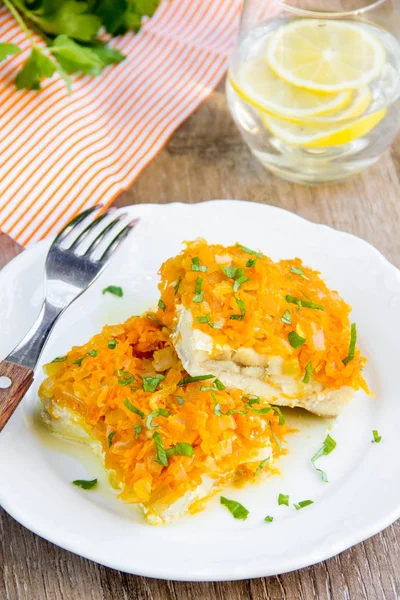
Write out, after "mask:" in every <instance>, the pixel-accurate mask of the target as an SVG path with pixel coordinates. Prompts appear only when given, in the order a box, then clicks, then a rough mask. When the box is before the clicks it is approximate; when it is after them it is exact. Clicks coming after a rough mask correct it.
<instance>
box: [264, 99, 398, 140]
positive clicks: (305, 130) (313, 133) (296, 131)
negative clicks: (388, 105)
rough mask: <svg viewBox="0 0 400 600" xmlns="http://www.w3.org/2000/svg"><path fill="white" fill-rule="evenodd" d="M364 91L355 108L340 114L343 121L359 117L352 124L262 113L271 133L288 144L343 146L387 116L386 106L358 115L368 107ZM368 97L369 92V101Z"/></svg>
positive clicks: (339, 116)
mask: <svg viewBox="0 0 400 600" xmlns="http://www.w3.org/2000/svg"><path fill="white" fill-rule="evenodd" d="M365 93H366V92H365V91H362V90H360V92H358V94H357V98H356V99H355V100H354V102H353V103H352V108H351V109H350V108H349V109H347V110H344V111H342V112H340V113H339V114H338V115H337V117H338V119H340V120H344V119H346V118H347V119H349V118H355V119H356V120H353V121H351V123H350V124H349V123H348V122H346V123H344V124H342V125H341V124H340V121H339V122H334V121H328V120H327V121H326V122H325V123H324V124H323V123H318V124H315V123H313V124H311V123H292V122H290V121H285V120H283V119H280V118H277V117H273V116H271V115H268V114H266V113H260V116H261V119H262V120H263V122H264V124H265V125H266V127H267V128H268V129H269V130H270V131H271V133H272V134H273V135H274V136H275V137H277V138H279V139H280V140H281V141H283V142H285V143H286V144H288V145H291V146H302V147H304V148H322V147H325V148H329V147H332V146H341V145H344V144H349V143H350V142H352V141H354V140H356V139H357V138H360V137H362V136H364V135H366V134H367V133H368V132H369V131H371V129H373V128H374V127H376V125H378V123H379V122H380V121H381V120H382V119H383V117H384V116H385V115H386V112H387V111H386V109H385V108H384V109H381V110H378V111H376V112H374V113H371V114H369V115H366V116H365V117H363V116H360V118H357V117H358V116H359V115H360V114H362V113H363V112H364V110H365V108H364V106H365V101H366V96H364V95H365ZM369 100H370V94H369V99H368V102H369Z"/></svg>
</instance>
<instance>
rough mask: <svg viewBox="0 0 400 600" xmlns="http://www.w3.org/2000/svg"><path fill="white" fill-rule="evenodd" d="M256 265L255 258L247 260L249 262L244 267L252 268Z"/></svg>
mask: <svg viewBox="0 0 400 600" xmlns="http://www.w3.org/2000/svg"><path fill="white" fill-rule="evenodd" d="M256 263H257V260H256V259H255V258H249V260H248V261H247V263H246V267H254V266H255V265H256Z"/></svg>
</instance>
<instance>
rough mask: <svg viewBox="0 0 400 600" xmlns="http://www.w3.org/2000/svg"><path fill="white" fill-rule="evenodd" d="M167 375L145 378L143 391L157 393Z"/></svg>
mask: <svg viewBox="0 0 400 600" xmlns="http://www.w3.org/2000/svg"><path fill="white" fill-rule="evenodd" d="M163 379H165V375H160V374H159V375H156V376H155V377H143V389H144V391H145V392H155V391H156V389H157V388H158V386H159V384H160V383H161V381H162V380H163Z"/></svg>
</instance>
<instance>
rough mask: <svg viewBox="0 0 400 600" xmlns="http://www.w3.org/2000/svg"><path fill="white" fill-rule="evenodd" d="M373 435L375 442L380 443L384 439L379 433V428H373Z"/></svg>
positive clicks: (373, 441)
mask: <svg viewBox="0 0 400 600" xmlns="http://www.w3.org/2000/svg"><path fill="white" fill-rule="evenodd" d="M372 435H373V436H374V439H373V440H372V443H373V444H379V442H380V441H381V440H382V436H381V435H379V432H378V430H377V429H373V430H372Z"/></svg>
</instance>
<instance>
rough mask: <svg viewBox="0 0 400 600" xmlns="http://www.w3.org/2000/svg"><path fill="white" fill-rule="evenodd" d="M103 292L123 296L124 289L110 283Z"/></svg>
mask: <svg viewBox="0 0 400 600" xmlns="http://www.w3.org/2000/svg"><path fill="white" fill-rule="evenodd" d="M103 294H114V296H117V297H118V298H122V296H123V295H124V292H123V291H122V288H121V287H119V286H117V285H109V286H108V287H106V288H104V290H103Z"/></svg>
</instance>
